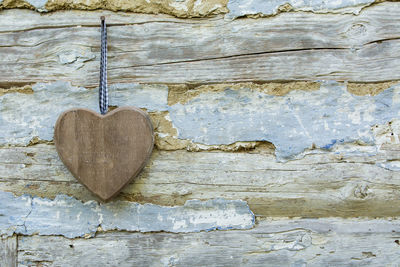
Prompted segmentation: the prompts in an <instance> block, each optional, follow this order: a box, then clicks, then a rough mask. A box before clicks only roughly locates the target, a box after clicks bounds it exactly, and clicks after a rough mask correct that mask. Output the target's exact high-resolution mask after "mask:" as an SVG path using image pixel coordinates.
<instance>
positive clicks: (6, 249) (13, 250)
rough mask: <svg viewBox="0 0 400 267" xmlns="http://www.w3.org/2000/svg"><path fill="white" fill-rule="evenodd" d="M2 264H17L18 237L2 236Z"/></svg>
mask: <svg viewBox="0 0 400 267" xmlns="http://www.w3.org/2000/svg"><path fill="white" fill-rule="evenodd" d="M0 216H1V215H0ZM0 266H2V267H3V266H4V267H16V266H17V237H16V236H12V237H9V238H1V237H0Z"/></svg>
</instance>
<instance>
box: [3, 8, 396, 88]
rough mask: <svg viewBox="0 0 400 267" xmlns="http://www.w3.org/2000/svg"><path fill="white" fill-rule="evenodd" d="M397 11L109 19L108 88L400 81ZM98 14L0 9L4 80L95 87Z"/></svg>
mask: <svg viewBox="0 0 400 267" xmlns="http://www.w3.org/2000/svg"><path fill="white" fill-rule="evenodd" d="M399 7H400V3H392V2H391V3H382V4H379V5H374V6H372V7H369V8H367V9H366V10H365V11H364V12H362V13H361V14H360V15H359V16H353V15H333V14H312V13H300V12H299V13H287V14H282V15H280V16H277V17H274V18H265V19H258V20H253V19H241V20H235V21H231V22H229V21H225V20H223V18H222V17H219V18H216V19H205V20H190V21H187V20H179V19H171V18H166V17H165V16H150V15H137V14H132V15H130V14H123V15H122V14H118V13H107V14H108V16H109V17H110V18H109V19H108V21H109V25H111V26H112V27H110V29H109V81H110V83H117V82H124V83H125V82H149V83H160V82H164V83H210V82H230V81H232V82H237V81H271V80H320V79H334V80H351V81H385V80H396V79H400V71H397V70H399V69H400V63H399V62H398V60H396V58H398V57H399V56H400V55H399V53H400V52H399V51H400V49H399V47H400V42H399V40H398V39H399V36H400V33H399V28H400V27H399V24H400V19H399V16H398V13H397V10H398V9H399ZM103 13H104V12H91V13H85V15H83V13H81V12H76V11H75V12H73V11H70V12H60V13H58V12H57V13H56V14H47V15H39V14H37V13H35V12H33V11H27V10H7V11H2V16H0V25H2V26H1V27H0V32H1V33H0V43H1V47H0V59H1V61H0V62H1V64H0V80H1V81H2V83H3V84H4V85H5V84H8V85H10V84H18V83H19V84H20V83H33V82H38V81H54V80H59V79H64V80H68V81H72V82H74V83H75V84H77V85H83V86H96V85H97V84H98V66H99V63H98V58H99V57H98V51H99V43H100V42H99V28H98V25H99V16H100V14H103ZM16 21H17V22H16ZM14 24H15V25H14ZM113 24H114V25H113Z"/></svg>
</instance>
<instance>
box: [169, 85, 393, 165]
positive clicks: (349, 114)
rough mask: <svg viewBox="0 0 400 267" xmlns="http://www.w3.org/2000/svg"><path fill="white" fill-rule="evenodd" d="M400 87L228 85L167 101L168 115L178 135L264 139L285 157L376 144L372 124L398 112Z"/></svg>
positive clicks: (219, 140) (206, 139) (200, 139)
mask: <svg viewBox="0 0 400 267" xmlns="http://www.w3.org/2000/svg"><path fill="white" fill-rule="evenodd" d="M399 90H400V86H399V85H398V84H397V85H394V86H392V87H390V88H389V89H387V90H385V91H383V92H382V93H380V94H378V95H376V96H357V95H352V94H350V93H349V92H348V91H347V90H346V85H345V84H342V83H337V82H324V83H323V84H322V86H321V88H320V90H317V91H310V92H305V91H297V90H296V91H291V92H290V93H288V94H287V95H284V96H271V95H267V94H265V93H262V92H255V91H252V90H250V89H246V88H242V89H241V90H239V91H238V90H231V89H230V88H227V89H225V91H223V92H216V93H203V94H200V95H199V96H197V97H195V98H193V99H192V100H190V101H188V102H187V103H186V104H180V103H177V104H175V105H173V106H171V107H170V117H171V120H172V122H173V125H174V126H175V127H176V128H177V132H178V137H179V138H181V139H189V140H191V141H193V142H195V143H202V144H207V145H217V144H231V143H234V142H238V141H268V142H271V143H273V144H274V145H275V147H276V156H277V158H278V159H279V160H283V159H288V158H291V157H293V156H295V155H298V154H300V153H302V152H303V151H304V150H306V149H311V148H314V147H316V148H322V149H332V148H333V147H334V146H335V145H336V144H340V143H346V142H354V141H359V142H363V143H366V144H371V145H373V144H375V139H374V135H373V132H372V131H371V127H372V126H373V125H375V124H383V123H386V122H388V121H390V120H392V119H393V118H396V117H398V116H399V115H400V102H398V101H397V100H396V99H397V98H396V96H397V94H399Z"/></svg>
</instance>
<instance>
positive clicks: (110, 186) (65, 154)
mask: <svg viewBox="0 0 400 267" xmlns="http://www.w3.org/2000/svg"><path fill="white" fill-rule="evenodd" d="M54 142H55V144H56V148H57V152H58V154H59V156H60V158H61V160H62V161H63V162H64V164H65V165H66V166H67V168H68V169H69V170H70V171H71V173H72V174H73V175H74V176H75V177H76V178H77V179H78V181H80V182H81V183H82V184H83V185H85V186H86V187H87V188H88V189H89V190H90V191H91V192H93V193H94V194H95V195H97V196H98V197H100V198H101V199H103V200H108V199H110V198H111V197H113V196H114V195H116V194H117V193H118V192H119V191H120V190H121V189H122V188H123V187H124V186H125V185H126V184H127V183H129V182H130V181H131V180H132V179H133V178H134V177H136V176H137V175H138V174H139V172H140V171H141V170H142V169H143V167H144V166H145V165H146V162H147V160H148V158H149V157H150V155H151V151H152V149H153V144H154V134H153V128H152V125H151V122H150V119H149V117H148V116H147V114H146V113H145V112H143V111H141V110H140V109H138V108H133V107H122V108H118V109H115V110H113V111H111V112H110V113H108V114H106V115H104V116H103V115H100V114H98V113H96V112H94V111H91V110H88V109H72V110H67V111H65V112H64V113H62V114H61V115H60V117H59V118H58V120H57V123H56V125H55V129H54Z"/></svg>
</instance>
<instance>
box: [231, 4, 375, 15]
mask: <svg viewBox="0 0 400 267" xmlns="http://www.w3.org/2000/svg"><path fill="white" fill-rule="evenodd" d="M374 2H375V0H338V1H326V0H307V1H305V0H272V1H271V0H268V1H266V0H249V1H242V0H230V1H229V2H228V9H229V11H230V12H229V13H228V14H227V15H226V17H227V18H230V19H232V18H237V17H241V16H246V15H257V14H261V15H264V16H270V15H276V14H278V13H279V12H280V11H282V10H295V11H311V12H315V13H328V12H331V13H341V14H343V13H353V14H358V13H359V12H360V11H361V9H363V8H364V7H366V6H369V5H371V4H372V3H374Z"/></svg>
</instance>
